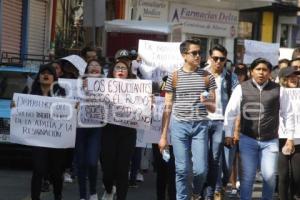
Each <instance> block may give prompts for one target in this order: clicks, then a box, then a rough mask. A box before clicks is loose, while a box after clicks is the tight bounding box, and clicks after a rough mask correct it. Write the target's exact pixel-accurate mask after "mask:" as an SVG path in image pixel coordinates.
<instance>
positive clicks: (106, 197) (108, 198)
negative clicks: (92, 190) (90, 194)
mask: <svg viewBox="0 0 300 200" xmlns="http://www.w3.org/2000/svg"><path fill="white" fill-rule="evenodd" d="M113 199H114V193H113V192H112V193H107V192H106V191H105V192H104V194H103V196H102V198H101V200H113Z"/></svg>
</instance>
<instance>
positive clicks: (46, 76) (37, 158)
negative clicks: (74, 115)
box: [31, 63, 65, 200]
mask: <svg viewBox="0 0 300 200" xmlns="http://www.w3.org/2000/svg"><path fill="white" fill-rule="evenodd" d="M55 81H57V76H56V71H55V68H54V67H52V66H51V63H50V64H46V65H41V66H40V70H39V72H38V75H37V77H36V79H35V80H34V82H33V85H32V90H31V94H33V95H40V96H64V95H65V91H64V90H63V89H62V88H61V87H59V86H58V84H54V85H53V83H54V82H55ZM52 86H53V87H52ZM64 151H65V150H64V149H56V148H46V147H37V146H35V147H32V161H33V174H32V179H31V199H32V200H40V193H41V187H42V180H43V177H45V176H47V174H48V172H50V179H51V180H52V183H53V193H54V199H55V200H61V199H62V188H63V179H62V176H63V165H64V160H65V157H64V155H65V154H64Z"/></svg>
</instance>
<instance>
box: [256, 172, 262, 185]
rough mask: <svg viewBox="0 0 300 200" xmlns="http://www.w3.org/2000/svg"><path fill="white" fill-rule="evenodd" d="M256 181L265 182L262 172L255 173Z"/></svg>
mask: <svg viewBox="0 0 300 200" xmlns="http://www.w3.org/2000/svg"><path fill="white" fill-rule="evenodd" d="M255 181H256V182H258V183H262V182H263V177H262V175H261V172H257V173H256V175H255Z"/></svg>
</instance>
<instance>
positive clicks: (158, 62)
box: [138, 40, 184, 82]
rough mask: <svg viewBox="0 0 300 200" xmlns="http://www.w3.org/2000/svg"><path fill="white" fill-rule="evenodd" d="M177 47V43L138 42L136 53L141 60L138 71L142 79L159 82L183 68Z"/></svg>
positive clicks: (182, 61)
mask: <svg viewBox="0 0 300 200" xmlns="http://www.w3.org/2000/svg"><path fill="white" fill-rule="evenodd" d="M179 45H180V43H178V42H156V41H150V40H139V48H138V52H139V55H140V56H141V58H142V64H141V66H140V67H139V70H140V72H141V74H142V75H143V79H149V80H153V81H155V82H161V80H162V78H163V77H164V76H166V75H168V74H171V73H172V72H173V71H174V70H175V69H177V68H179V67H181V66H183V63H184V60H183V58H182V56H181V53H180V50H179Z"/></svg>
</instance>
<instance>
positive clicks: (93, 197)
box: [89, 194, 98, 200]
mask: <svg viewBox="0 0 300 200" xmlns="http://www.w3.org/2000/svg"><path fill="white" fill-rule="evenodd" d="M89 200H98V195H97V194H92V195H90V198H89Z"/></svg>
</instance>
